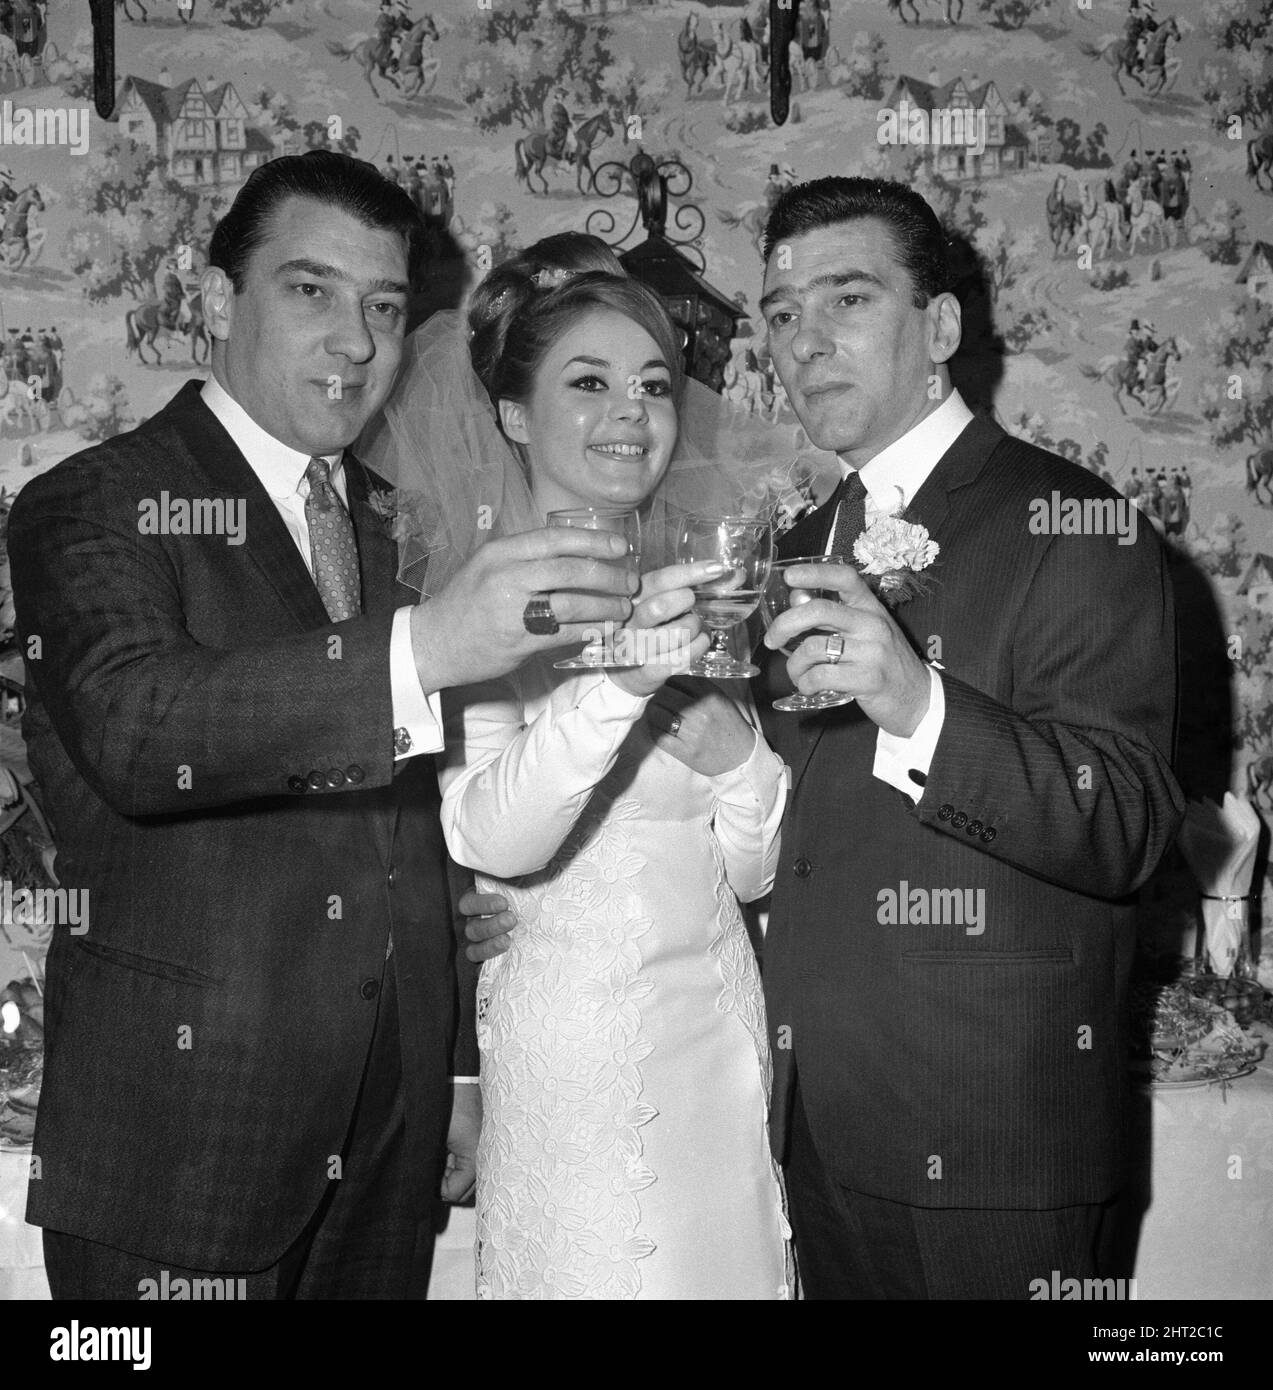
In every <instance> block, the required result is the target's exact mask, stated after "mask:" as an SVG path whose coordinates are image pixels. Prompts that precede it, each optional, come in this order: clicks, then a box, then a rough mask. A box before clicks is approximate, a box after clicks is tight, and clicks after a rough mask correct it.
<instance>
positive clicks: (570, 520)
mask: <svg viewBox="0 0 1273 1390" xmlns="http://www.w3.org/2000/svg"><path fill="white" fill-rule="evenodd" d="M548 524H549V526H576V527H581V528H583V529H584V530H586V531H613V532H614V534H615V535H616V536H622V537H623V538H624V539H625V540H626V541H627V543H628V554H627V558H626V559H623V560H616V561H615V562H614V563H615V564H618V565H622V566H623V567H624V568H625V569H630V570H633V571H634V572H635V571H638V570H639V569H640V565H641V518H640V517H639V516H637V514H636V512H634V511H631V510H629V509H627V508H624V507H569V508H566V509H564V510H562V511H556V512H549V513H548ZM607 630H609V627H608V625H607ZM640 665H641V663H640V662H639V661H630V660H628V661H625V660H623V659H622V656H621V655H620V654H619V653H618V652H616V651H615V649H614V647H613V645H612V644H611V643H609V642H607V641H606V639H605V638H604V637H602V638H601V639H600V640H598V641H596V642H589V643H588V645H587V646H586V647H584V649H583V651H581V652H580V653H579V655H578V656H571V657H566V658H565V659H564V660H562V661H554V662H553V667H554V668H555V669H556V670H558V671H631V670H633V669H634V668H636V667H638V666H640Z"/></svg>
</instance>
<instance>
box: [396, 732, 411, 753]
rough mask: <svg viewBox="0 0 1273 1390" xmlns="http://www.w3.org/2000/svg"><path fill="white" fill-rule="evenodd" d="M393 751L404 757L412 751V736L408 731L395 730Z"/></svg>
mask: <svg viewBox="0 0 1273 1390" xmlns="http://www.w3.org/2000/svg"><path fill="white" fill-rule="evenodd" d="M393 751H394V752H395V753H396V754H397V755H398V756H399V757H402V756H403V755H404V754H407V753H410V751H411V735H410V734H409V733H408V732H407V731H406V729H395V730H394V731H393Z"/></svg>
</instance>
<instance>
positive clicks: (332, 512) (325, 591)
mask: <svg viewBox="0 0 1273 1390" xmlns="http://www.w3.org/2000/svg"><path fill="white" fill-rule="evenodd" d="M305 476H306V477H307V478H308V479H309V496H308V497H307V498H306V499H305V520H306V522H307V523H308V525H309V549H310V554H311V555H312V556H313V560H314V583H315V584H316V585H317V586H318V592H319V595H320V597H321V598H322V600H323V607H324V608H326V609H327V616H328V617H329V618H330V619H331V620H332V622H334V623H342V622H344V621H345V619H346V618H356V617H357V616H358V614H359V613H361V612H362V586H361V584H360V583H359V579H358V546H357V543H356V542H355V540H354V524H353V522H352V521H350V519H349V513H348V512H347V511H346V510H345V508H344V507H343V506H342V505H341V501H340V498H339V497H338V496H337V495H336V489H335V488H334V487H332V482H331V468H330V467H329V466H328V463H327V460H326V459H321V458H312V459H310V461H309V466H308V467H307V468H306V469H305Z"/></svg>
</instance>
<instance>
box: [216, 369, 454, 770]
mask: <svg viewBox="0 0 1273 1390" xmlns="http://www.w3.org/2000/svg"><path fill="white" fill-rule="evenodd" d="M199 394H200V397H201V399H202V400H203V403H204V405H206V406H207V407H208V409H209V410H210V411H211V412H212V413H213V414H214V415H215V416H216V417H217V419H218V420H220V422H221V423H222V424H223V425H224V426H225V430H226V433H227V434H228V435H229V436H230V438H231V439H232V440H233V441H234V442H235V444H236V445H237V446H238V449H239V452H240V453H241V454H242V455H243V457H244V458H245V459H247V461H248V465H249V467H250V468H251V469H252V471H253V472H254V473H255V474H256V476H257V477H258V478H259V479H260V480H261V486H262V487H264V488H265V490H266V492H268V493H269V495H270V501H272V502H273V503H274V505H275V507H277V508H278V514H279V516H281V517H282V518H283V524H284V526H286V527H287V530H288V534H289V535H290V536H291V538H292V539H293V540H294V541H295V542H296V548H297V550H299V551H300V554H301V559H302V560H304V561H305V568H306V569H307V570H308V571H309V572H310V575H311V576H312V575H313V573H314V558H313V554H312V553H311V550H310V543H309V522H308V521H307V520H306V518H305V499H306V498H307V497H308V496H309V479H308V478H307V477H306V476H305V470H306V468H307V467H308V466H309V460H310V455H309V454H303V453H301V452H300V451H299V450H297V449H290V448H288V446H287V445H286V444H282V443H280V442H279V441H278V440H277V439H275V438H274V436H273V435H272V434H267V433H266V431H265V430H263V429H262V428H261V427H260V425H258V424H257V423H256V421H255V420H253V419H252V417H251V416H250V415H249V414H248V413H247V411H246V410H244V409H243V407H242V406H241V405H240V404H239V403H238V401H236V400H235V399H234V397H233V396H231V395H230V393H229V392H228V391H227V390H226V389H225V387H224V386H222V385H221V383H220V382H219V381H218V380H217V379H216V378H215V377H212V376H210V377H209V378H208V379H207V381H205V382H204V384H203V389H202V391H200V393H199ZM323 457H325V458H326V459H327V462H328V464H329V465H330V467H331V482H332V487H333V488H335V490H336V494H337V496H338V497H339V498H340V500H341V502H342V503H343V504H344V505H345V506H346V507H348V505H349V494H348V492H347V491H346V488H345V466H344V456H343V455H342V454H328V455H323ZM389 684H390V695H391V698H392V701H393V727H394V729H395V730H398V729H406V731H407V733H408V734H409V735H410V736H411V742H410V745H409V751H408V752H406V753H398V754H395V757H394V761H395V762H400V761H401V760H402V759H403V758H413V757H415V756H416V754H418V753H440V752H441V751H442V701H441V694H440V692H437V691H435V692H434V693H433V694H431V695H426V694H425V693H424V688H423V686H422V685H421V684H420V677H419V675H418V673H417V671H416V665H415V657H414V655H413V654H412V650H411V608H410V605H407V606H406V607H403V608H399V609H398V611H397V612H396V613H395V614H394V615H393V629H392V633H391V635H390V638H389Z"/></svg>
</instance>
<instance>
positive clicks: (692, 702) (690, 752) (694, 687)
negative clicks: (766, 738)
mask: <svg viewBox="0 0 1273 1390" xmlns="http://www.w3.org/2000/svg"><path fill="white" fill-rule="evenodd" d="M645 718H646V722H647V723H648V724H649V726H650V729H651V732H652V733H653V735H654V741H655V743H657V744H658V746H659V747H660V748H661V749H662V750H663V751H664V752H665V753H670V754H671V755H672V757H674V758H676V759H677V760H678V761H680V762H683V763H684V764H685V766H686V767H691V768H693V769H694V771H695V772H700V773H702V775H703V776H704V777H719V776H720V774H721V773H722V772H732V771H733V770H734V768H736V767H741V766H742V765H743V764H744V763H745V762H746V761H747V759H748V758H750V757H751V754H752V749H753V748H755V746H756V731H755V729H753V728H752V726H751V725H750V724H748V722H747V721H746V720H745V719H744V718H743V716H742V714H741V713H740V712H739V709H738V706H737V705H736V704H735V703H734V702H733V700H731V699H730V698H729V697H728V696H727V695H723V694H722V693H721V691H720V690H719V689H717V687H716V684H715V682H713V681H710V680H701V679H695V678H693V677H682V678H680V679H678V680H673V681H669V682H668V683H667V684H666V685H665V686H664V687H663V689H662V690H660V691H659V692H658V694H656V695H655V697H654V699H653V700H651V701H650V703H649V705H648V706H647V707H646V711H645ZM673 729H675V733H674V732H673Z"/></svg>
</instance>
